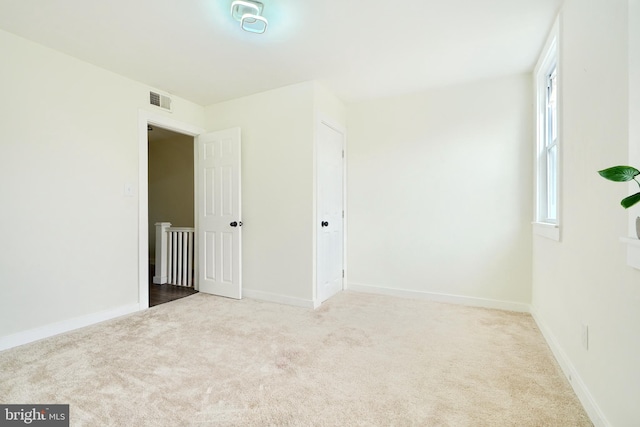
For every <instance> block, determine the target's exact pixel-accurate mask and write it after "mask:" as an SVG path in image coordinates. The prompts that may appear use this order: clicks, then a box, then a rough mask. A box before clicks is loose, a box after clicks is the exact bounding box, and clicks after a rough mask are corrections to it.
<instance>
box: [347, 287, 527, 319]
mask: <svg viewBox="0 0 640 427" xmlns="http://www.w3.org/2000/svg"><path fill="white" fill-rule="evenodd" d="M345 289H346V290H349V291H354V292H365V293H370V294H380V295H389V296H394V297H401V298H418V299H426V300H429V301H436V302H446V303H450V304H460V305H470V306H473V307H483V308H495V309H498V310H507V311H517V312H521V313H529V312H530V311H531V306H530V305H529V304H526V303H521V302H513V301H501V300H493V299H488V298H475V297H465V296H461V295H450V294H441V293H436V292H424V291H413V290H407V289H394V288H384V287H381V286H373V285H363V284H361V283H348V284H347V285H346V286H345Z"/></svg>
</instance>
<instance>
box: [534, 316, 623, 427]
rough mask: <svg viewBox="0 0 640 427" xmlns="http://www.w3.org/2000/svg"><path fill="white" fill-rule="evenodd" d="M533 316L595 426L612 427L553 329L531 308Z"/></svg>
mask: <svg viewBox="0 0 640 427" xmlns="http://www.w3.org/2000/svg"><path fill="white" fill-rule="evenodd" d="M531 316H533V320H535V322H536V324H537V325H538V329H540V332H541V333H542V336H543V337H544V339H545V340H546V341H547V344H548V345H549V348H551V352H552V353H553V355H554V356H555V358H556V360H557V361H558V364H559V365H560V368H561V369H562V372H564V375H565V376H566V377H567V379H568V380H569V383H570V384H571V387H573V391H575V393H576V395H577V396H578V399H579V400H580V403H582V406H583V407H584V410H585V411H586V412H587V414H588V415H589V418H590V419H591V422H592V423H593V425H594V426H595V427H611V423H610V422H609V421H608V420H607V418H606V417H605V415H604V413H603V412H602V410H601V409H600V407H599V406H598V404H597V403H596V401H595V400H594V398H593V396H592V395H591V393H590V392H589V389H588V388H587V386H586V385H585V383H584V381H582V378H581V377H580V375H578V373H577V372H576V369H575V367H574V366H573V363H571V360H570V359H569V357H568V356H567V354H566V353H565V352H564V351H563V350H562V347H560V344H558V340H557V339H556V337H555V335H553V333H552V332H551V329H549V327H548V326H547V324H546V323H545V322H544V321H543V320H542V318H541V317H540V315H539V314H538V312H537V310H536V308H535V307H534V306H532V307H531Z"/></svg>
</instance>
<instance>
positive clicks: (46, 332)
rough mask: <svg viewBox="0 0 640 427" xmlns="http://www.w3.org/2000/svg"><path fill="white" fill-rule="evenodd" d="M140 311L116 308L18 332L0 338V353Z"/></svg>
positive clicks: (130, 306) (128, 306)
mask: <svg viewBox="0 0 640 427" xmlns="http://www.w3.org/2000/svg"><path fill="white" fill-rule="evenodd" d="M139 310H140V306H139V304H132V305H127V306H123V307H118V308H115V309H113V310H106V311H101V312H98V313H92V314H88V315H86V316H80V317H76V318H73V319H69V320H63V321H61V322H56V323H52V324H49V325H45V326H41V327H39V328H34V329H29V330H27V331H23V332H18V333H16V334H12V335H7V336H4V337H0V351H2V350H7V349H10V348H13V347H17V346H19V345H23V344H28V343H30V342H34V341H38V340H41V339H44V338H49V337H52V336H54V335H59V334H62V333H65V332H70V331H73V330H75V329H79V328H83V327H85V326H89V325H93V324H96V323H100V322H104V321H105V320H110V319H114V318H116V317H120V316H124V315H127V314H130V313H135V312H136V311H139Z"/></svg>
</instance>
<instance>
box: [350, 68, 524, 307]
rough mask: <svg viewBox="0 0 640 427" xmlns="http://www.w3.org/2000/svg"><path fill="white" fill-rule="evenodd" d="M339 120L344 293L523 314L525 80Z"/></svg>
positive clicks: (388, 104)
mask: <svg viewBox="0 0 640 427" xmlns="http://www.w3.org/2000/svg"><path fill="white" fill-rule="evenodd" d="M348 113H349V115H348V121H349V122H348V123H349V143H348V150H347V151H348V184H347V185H348V195H347V197H348V230H349V231H348V243H349V246H348V268H349V270H348V281H349V287H350V288H354V289H361V290H370V291H384V289H380V288H386V289H387V291H388V290H393V291H394V292H391V293H397V292H395V291H398V290H408V291H411V293H410V294H411V295H414V296H419V295H421V294H423V295H426V294H428V296H429V297H439V296H441V294H446V295H456V296H461V297H463V298H452V299H451V298H448V297H446V298H444V299H445V300H446V299H449V300H455V301H458V302H470V303H474V304H480V305H489V306H499V307H503V308H513V309H520V310H526V309H527V304H528V303H529V301H530V290H531V288H530V286H531V282H530V281H531V279H530V278H531V275H530V274H531V237H530V233H529V224H530V222H531V210H532V205H531V198H530V188H531V182H532V178H531V171H532V166H531V161H532V159H531V150H530V146H531V143H532V96H531V83H530V78H529V76H528V75H519V76H511V77H506V78H499V79H495V80H489V81H480V82H476V83H472V84H466V85H462V86H455V87H447V88H441V89H436V90H431V91H429V92H425V93H421V94H414V95H407V96H402V97H397V98H391V99H382V100H375V101H368V102H363V103H359V104H354V105H350V106H349V107H348ZM434 294H438V295H434Z"/></svg>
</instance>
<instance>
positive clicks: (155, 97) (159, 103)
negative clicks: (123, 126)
mask: <svg viewBox="0 0 640 427" xmlns="http://www.w3.org/2000/svg"><path fill="white" fill-rule="evenodd" d="M149 103H150V104H151V105H155V106H156V107H160V108H162V109H163V110H167V111H172V110H171V98H169V97H168V96H166V95H162V94H159V93H157V92H149Z"/></svg>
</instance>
